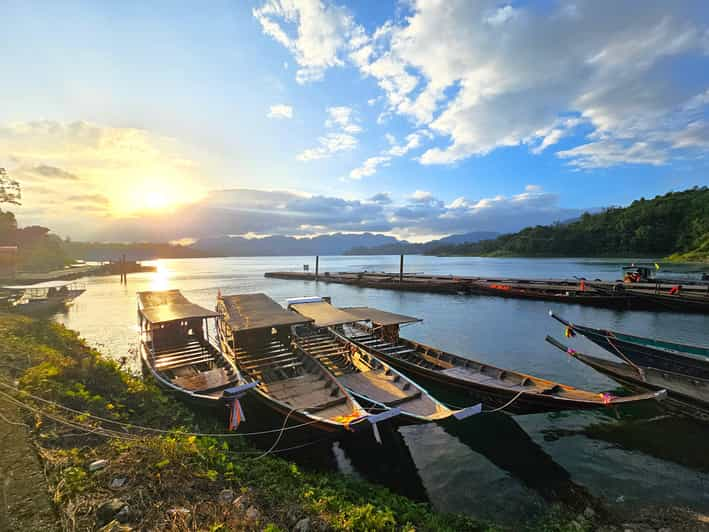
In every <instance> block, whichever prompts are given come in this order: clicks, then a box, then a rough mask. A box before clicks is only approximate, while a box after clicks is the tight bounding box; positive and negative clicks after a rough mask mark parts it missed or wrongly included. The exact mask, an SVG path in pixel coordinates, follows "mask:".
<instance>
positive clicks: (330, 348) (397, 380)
mask: <svg viewBox="0 0 709 532" xmlns="http://www.w3.org/2000/svg"><path fill="white" fill-rule="evenodd" d="M297 330H298V334H297V335H296V337H295V342H296V344H297V345H298V347H300V348H301V349H302V350H303V351H304V352H306V353H307V354H308V355H309V356H311V357H313V358H315V359H316V360H318V361H319V362H320V363H322V364H323V365H324V366H325V367H326V368H327V369H328V370H329V371H330V372H331V373H332V374H333V375H334V376H335V377H336V378H337V380H338V381H340V384H342V385H343V386H345V387H347V388H348V389H349V390H351V391H352V392H353V393H355V394H356V395H358V396H361V397H364V398H366V399H368V400H370V401H373V402H375V403H378V404H381V405H384V406H386V407H389V408H391V407H399V408H400V409H401V410H402V413H405V414H412V415H414V416H417V417H425V418H428V419H431V418H433V419H437V418H443V417H447V416H449V415H450V414H451V412H450V410H449V409H447V408H445V407H443V406H442V405H441V404H440V403H438V402H437V401H434V400H433V399H431V397H430V396H428V394H426V393H425V392H424V391H423V390H422V389H421V388H420V387H418V386H417V385H416V384H415V383H413V382H412V381H410V380H409V379H407V378H406V377H404V376H402V375H401V374H400V373H398V372H397V371H394V370H392V368H390V367H389V366H388V365H387V364H384V363H382V362H381V361H380V360H378V359H377V358H376V357H374V356H372V355H371V354H369V353H367V352H366V351H363V350H362V349H360V348H358V347H357V346H356V345H354V344H352V343H351V342H349V341H347V340H345V339H344V338H339V337H338V336H336V335H335V334H333V333H331V332H330V331H328V330H327V329H316V328H313V327H298V328H297Z"/></svg>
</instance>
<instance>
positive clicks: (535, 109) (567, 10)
mask: <svg viewBox="0 0 709 532" xmlns="http://www.w3.org/2000/svg"><path fill="white" fill-rule="evenodd" d="M314 3H315V4H317V6H315V7H313V8H312V9H311V11H309V12H311V14H312V13H315V15H312V16H311V18H310V20H311V21H312V20H313V19H314V18H317V17H324V18H325V19H327V18H328V17H326V16H325V15H324V14H328V13H329V14H330V15H331V18H332V20H331V21H330V23H326V24H325V26H326V27H328V28H330V30H331V31H330V30H328V31H327V32H325V34H324V35H319V34H317V33H315V32H312V31H311V30H310V29H309V28H308V27H307V26H306V24H305V22H304V19H303V20H301V17H302V15H301V12H300V11H299V8H296V7H295V6H296V5H300V3H299V2H295V0H293V1H292V2H288V4H289V5H291V4H292V7H291V8H290V9H286V8H283V6H282V3H280V2H271V3H269V4H267V5H266V6H264V7H263V8H261V9H262V10H265V11H263V12H259V13H256V12H255V15H256V16H257V18H259V17H264V16H265V17H266V18H268V20H270V21H272V22H274V23H275V24H276V26H277V27H276V28H271V29H266V27H265V26H264V31H266V32H267V33H269V35H271V36H272V37H273V38H274V39H276V40H277V41H279V42H282V43H284V45H285V46H287V47H288V48H289V49H291V51H292V52H293V53H294V55H295V57H296V60H299V61H302V62H303V65H306V64H313V65H320V66H319V67H317V68H321V69H322V68H326V67H329V66H344V65H345V64H347V62H349V63H350V64H352V65H354V66H356V67H357V68H358V69H359V70H360V72H361V73H362V74H363V75H365V76H368V77H371V78H373V79H374V80H375V81H376V83H377V84H378V86H379V87H380V89H381V90H382V92H383V95H384V101H385V103H386V107H385V108H384V110H383V111H382V113H381V114H380V116H379V118H378V120H377V122H378V123H383V122H384V121H385V120H386V119H388V118H389V117H391V116H392V115H395V114H398V115H402V116H405V117H407V118H409V119H411V121H413V122H414V123H415V124H416V125H417V127H418V126H421V125H425V126H426V128H427V129H426V130H427V131H431V132H433V133H435V134H436V135H437V136H438V137H439V140H440V141H442V143H441V142H439V143H438V144H437V145H435V146H432V147H430V148H429V149H428V150H427V151H425V152H424V153H423V154H422V155H421V156H420V157H419V158H418V160H419V161H420V162H421V163H422V164H450V163H454V162H456V161H460V160H464V159H466V158H468V157H471V156H480V155H485V154H487V153H489V152H490V151H492V150H495V149H497V148H499V147H505V146H520V145H527V146H529V149H530V151H532V152H533V153H542V152H544V151H546V150H549V149H550V148H551V147H552V146H555V145H557V143H558V142H559V141H560V140H561V139H562V138H564V137H567V138H568V137H571V136H572V135H571V134H572V133H575V130H574V127H575V125H576V124H568V123H566V122H567V121H568V119H564V118H560V117H563V116H568V115H573V116H575V117H576V118H574V119H573V120H576V121H577V123H580V122H581V121H583V122H584V124H585V125H586V126H587V127H588V130H589V131H590V133H589V138H588V140H587V141H584V142H583V144H582V145H581V146H577V148H579V149H578V150H576V151H574V149H573V148H571V149H568V150H564V151H563V155H561V157H563V158H565V159H567V160H568V161H569V164H571V165H575V166H586V167H588V166H589V165H591V166H602V165H617V164H626V163H633V164H662V162H664V161H667V160H669V159H670V158H672V157H673V156H675V155H676V154H675V153H674V150H680V149H682V150H685V149H705V148H704V147H703V143H701V142H696V139H695V140H692V138H690V137H692V135H691V131H689V130H690V129H691V128H690V127H689V126H690V124H693V123H697V122H699V121H700V120H701V119H703V118H704V117H705V111H704V110H703V108H704V106H705V105H706V100H707V97H706V94H707V93H706V92H699V90H698V89H699V87H697V82H696V80H695V81H690V82H689V83H684V82H680V76H677V75H675V73H674V72H673V70H672V63H673V62H674V61H676V60H677V59H679V58H688V60H690V61H693V64H694V65H695V66H696V67H697V68H698V69H699V68H702V67H701V65H700V62H702V61H705V56H706V54H708V53H709V31H707V24H706V16H705V12H703V11H702V9H701V3H694V4H693V3H673V4H671V5H668V4H667V2H665V1H664V0H647V1H645V2H643V3H642V6H641V7H640V6H639V5H638V4H635V3H620V4H618V5H615V6H614V9H613V10H612V11H609V10H608V9H607V6H606V5H604V4H603V3H602V2H595V1H592V0H579V1H577V2H575V3H574V4H573V6H571V5H570V4H564V5H552V6H550V7H548V8H540V7H539V6H537V5H535V4H534V3H531V4H522V5H518V6H516V7H513V6H512V5H509V4H500V3H499V2H497V1H495V0H480V1H478V2H469V1H468V0H448V1H446V2H445V3H441V2H428V1H424V0H411V2H410V15H409V16H406V17H404V18H401V19H400V20H397V21H396V22H392V21H387V22H386V23H384V24H383V25H382V26H380V27H379V28H376V29H375V30H374V31H373V32H372V33H371V35H369V36H367V35H366V34H364V32H363V30H362V28H361V27H359V26H357V25H356V24H355V23H354V21H353V18H352V15H351V14H350V13H349V11H347V10H346V9H345V8H341V7H337V6H334V5H332V4H327V5H326V4H321V3H320V2H317V1H315V2H314ZM273 4H277V6H280V7H279V8H278V9H276V8H275V7H273ZM268 6H271V7H268ZM318 6H319V7H318ZM311 7H312V6H311ZM256 11H258V10H256ZM296 12H297V13H296ZM336 14H337V15H336ZM335 15H336V16H335ZM259 20H261V18H259ZM333 20H340V22H338V23H336V22H333ZM284 21H289V22H291V23H293V24H295V25H296V26H297V27H298V32H297V34H298V36H299V37H298V38H299V39H300V38H303V39H306V40H308V41H311V40H312V41H313V42H317V43H318V44H317V46H315V45H313V48H314V49H318V50H321V49H327V50H329V52H328V53H327V54H324V56H323V57H325V56H326V57H328V58H329V59H328V60H327V61H326V60H320V61H316V60H314V59H313V60H306V59H305V57H306V56H305V55H303V53H302V52H301V51H300V48H298V47H296V46H295V44H294V42H295V41H294V38H291V37H288V35H286V36H285V37H288V40H286V39H285V38H284V36H283V35H282V34H281V33H279V30H281V29H282V26H281V22H284ZM335 34H337V35H339V37H334V35H335ZM352 35H355V38H349V37H348V36H350V37H351V36H352ZM333 42H336V43H337V44H336V45H334V44H333ZM702 54H704V56H702ZM308 57H310V56H308ZM312 57H320V55H319V54H315V53H313V54H312ZM298 58H300V59H298ZM299 64H300V63H299ZM683 68H684V67H683ZM702 90H705V88H704V87H702ZM697 113H700V114H701V116H699V117H698V116H696V115H697ZM702 113H703V114H702ZM693 128H694V129H695V130H697V128H698V126H693ZM683 132H684V133H683ZM672 139H675V140H674V141H673V140H672ZM574 141H575V142H578V139H574ZM592 152H593V153H595V155H593V154H592ZM391 155H392V156H396V155H394V154H391Z"/></svg>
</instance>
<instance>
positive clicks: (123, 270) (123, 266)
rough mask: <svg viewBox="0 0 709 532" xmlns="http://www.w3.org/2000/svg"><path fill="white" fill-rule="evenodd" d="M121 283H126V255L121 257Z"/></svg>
mask: <svg viewBox="0 0 709 532" xmlns="http://www.w3.org/2000/svg"><path fill="white" fill-rule="evenodd" d="M121 283H123V284H128V275H127V274H126V255H125V253H124V254H123V256H122V257H121Z"/></svg>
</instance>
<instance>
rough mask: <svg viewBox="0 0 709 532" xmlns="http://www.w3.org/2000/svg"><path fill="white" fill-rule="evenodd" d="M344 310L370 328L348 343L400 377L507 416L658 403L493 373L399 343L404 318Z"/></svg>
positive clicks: (487, 366) (464, 360) (441, 353)
mask: <svg viewBox="0 0 709 532" xmlns="http://www.w3.org/2000/svg"><path fill="white" fill-rule="evenodd" d="M344 310H347V311H348V312H353V311H356V312H358V313H359V316H360V318H361V320H362V322H365V321H369V322H370V323H372V326H365V325H359V326H358V327H356V328H352V329H351V330H350V331H349V334H348V336H349V338H350V339H351V340H352V341H353V342H355V343H357V344H359V345H362V346H363V347H364V348H365V349H367V350H369V351H371V352H373V353H374V354H375V355H376V356H377V357H378V358H380V359H381V360H383V361H384V362H387V363H388V364H391V365H392V366H394V367H395V368H397V369H399V370H401V371H403V372H404V373H407V374H409V375H414V376H416V377H417V378H421V379H425V380H427V381H430V382H434V383H437V384H438V385H440V386H442V387H444V388H446V389H450V390H453V391H457V392H460V393H464V394H466V395H469V396H472V397H474V398H475V399H476V400H480V401H482V402H483V404H484V405H485V406H487V407H488V408H489V409H501V410H504V411H506V412H508V413H511V414H535V413H540V412H557V411H562V410H588V409H594V408H603V407H609V406H616V405H622V404H629V403H636V402H639V401H646V400H650V399H657V398H658V397H659V395H661V394H658V393H642V394H638V395H632V396H627V397H619V396H614V395H612V394H610V393H596V392H590V391H586V390H580V389H578V388H573V387H571V386H567V385H564V384H560V383H558V382H553V381H549V380H545V379H540V378H538V377H533V376H531V375H527V374H524V373H520V372H517V371H511V370H507V369H502V368H497V367H495V366H492V365H490V364H485V363H483V362H478V361H476V360H471V359H469V358H465V357H462V356H459V355H454V354H452V353H448V352H446V351H442V350H440V349H435V348H433V347H430V346H427V345H424V344H421V343H418V342H414V341H413V340H407V339H405V338H401V337H400V336H399V325H398V323H401V321H400V320H402V319H403V318H408V317H405V316H399V315H397V314H391V313H388V312H384V311H380V310H376V313H374V312H372V311H375V309H368V308H359V309H344ZM388 316H389V318H388ZM412 319H413V318H408V320H409V321H410V320H412Z"/></svg>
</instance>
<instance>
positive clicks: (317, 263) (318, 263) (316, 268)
mask: <svg viewBox="0 0 709 532" xmlns="http://www.w3.org/2000/svg"><path fill="white" fill-rule="evenodd" d="M319 273H320V256H319V255H315V280H316V281H317V280H318V277H319Z"/></svg>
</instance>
